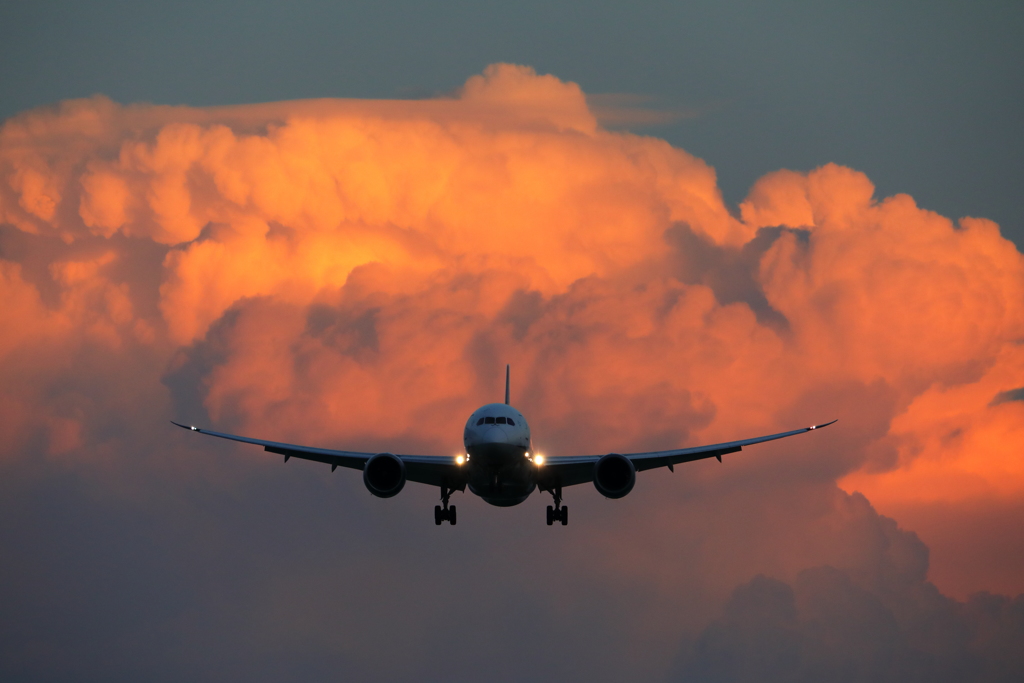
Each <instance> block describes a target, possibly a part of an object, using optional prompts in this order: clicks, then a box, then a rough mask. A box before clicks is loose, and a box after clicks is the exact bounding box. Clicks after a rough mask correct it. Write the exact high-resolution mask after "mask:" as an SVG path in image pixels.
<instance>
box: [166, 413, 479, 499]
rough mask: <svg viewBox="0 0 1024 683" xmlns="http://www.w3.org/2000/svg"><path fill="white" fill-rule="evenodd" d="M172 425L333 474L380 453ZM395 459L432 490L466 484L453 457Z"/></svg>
mask: <svg viewBox="0 0 1024 683" xmlns="http://www.w3.org/2000/svg"><path fill="white" fill-rule="evenodd" d="M171 424H174V425H177V426H178V427H181V428H183V429H188V430H190V431H193V432H197V433H199V434H206V435H208V436H216V437H218V438H221V439H229V440H230V441H240V442H242V443H251V444H255V445H256V446H263V450H265V451H267V452H269V453H277V454H278V455H283V456H284V461H285V462H288V460H289V459H290V458H300V459H302V460H313V461H316V462H323V463H327V464H328V465H330V466H331V471H332V472H333V471H334V470H335V469H336V468H338V467H348V468H351V469H354V470H362V469H363V465H364V464H366V461H367V460H369V459H370V458H372V457H373V456H375V455H377V454H376V453H363V452H360V451H336V450H331V449H328V448H312V447H310V446H298V445H296V444H290V443H280V442H278V441H265V440H263V439H250V438H249V437H247V436H236V435H234V434H224V433H223V432H214V431H211V430H209V429H200V428H199V427H192V426H191V425H183V424H180V423H178V422H175V421H174V420H171ZM394 455H396V456H397V457H399V458H401V460H402V462H404V463H405V473H406V479H408V480H409V481H415V482H418V483H420V484H430V485H431V486H440V485H441V484H445V485H447V486H448V488H451V489H459V488H460V486H462V485H464V484H465V481H464V471H463V470H462V469H461V468H459V466H458V465H457V464H456V462H455V458H454V457H452V456H446V455H400V454H398V453H395V454H394Z"/></svg>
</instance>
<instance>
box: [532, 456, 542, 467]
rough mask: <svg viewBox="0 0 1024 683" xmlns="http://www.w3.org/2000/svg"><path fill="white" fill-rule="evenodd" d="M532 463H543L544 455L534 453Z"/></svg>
mask: <svg viewBox="0 0 1024 683" xmlns="http://www.w3.org/2000/svg"><path fill="white" fill-rule="evenodd" d="M533 464H534V465H538V466H539V465H543V464H544V456H543V455H535V456H533Z"/></svg>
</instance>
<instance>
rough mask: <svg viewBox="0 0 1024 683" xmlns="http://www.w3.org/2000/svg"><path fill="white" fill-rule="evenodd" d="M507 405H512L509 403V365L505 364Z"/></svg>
mask: <svg viewBox="0 0 1024 683" xmlns="http://www.w3.org/2000/svg"><path fill="white" fill-rule="evenodd" d="M505 405H511V404H510V403H509V402H508V363H506V364H505Z"/></svg>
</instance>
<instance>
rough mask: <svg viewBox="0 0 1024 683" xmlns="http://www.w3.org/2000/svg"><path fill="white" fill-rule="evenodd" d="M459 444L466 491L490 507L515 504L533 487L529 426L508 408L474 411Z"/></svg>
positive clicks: (494, 406)
mask: <svg viewBox="0 0 1024 683" xmlns="http://www.w3.org/2000/svg"><path fill="white" fill-rule="evenodd" d="M462 442H463V445H464V446H465V448H466V455H467V456H468V458H467V460H466V463H465V464H464V465H463V467H464V468H466V470H467V474H468V477H467V479H468V482H467V483H468V486H469V490H470V491H472V492H473V493H475V494H476V495H478V496H480V497H481V498H483V499H484V500H485V501H487V502H488V503H490V504H491V505H498V506H500V507H509V506H512V505H518V504H519V503H522V502H523V501H524V500H526V499H527V498H528V497H529V496H530V494H531V493H533V490H534V489H535V488H536V487H537V482H536V474H535V469H536V467H537V465H536V463H535V462H534V460H533V458H534V452H533V442H532V440H531V438H530V426H529V424H527V422H526V418H525V417H523V414H522V413H520V412H519V411H518V410H516V409H515V408H513V407H512V406H510V405H507V404H505V403H488V404H487V405H485V406H481V407H480V408H477V409H476V410H475V411H474V412H473V414H472V415H470V416H469V420H467V421H466V429H465V431H464V432H463V435H462Z"/></svg>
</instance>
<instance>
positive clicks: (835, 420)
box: [807, 417, 839, 430]
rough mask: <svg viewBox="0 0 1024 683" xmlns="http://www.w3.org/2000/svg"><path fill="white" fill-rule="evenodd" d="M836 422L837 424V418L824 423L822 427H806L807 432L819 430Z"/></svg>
mask: <svg viewBox="0 0 1024 683" xmlns="http://www.w3.org/2000/svg"><path fill="white" fill-rule="evenodd" d="M836 422H839V418H838V417H837V418H836V419H834V420H832V421H831V422H826V423H825V424H823V425H813V426H811V427H808V428H807V429H808V430H811V429H821V428H822V427H828V426H829V425H831V424H835V423H836Z"/></svg>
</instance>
